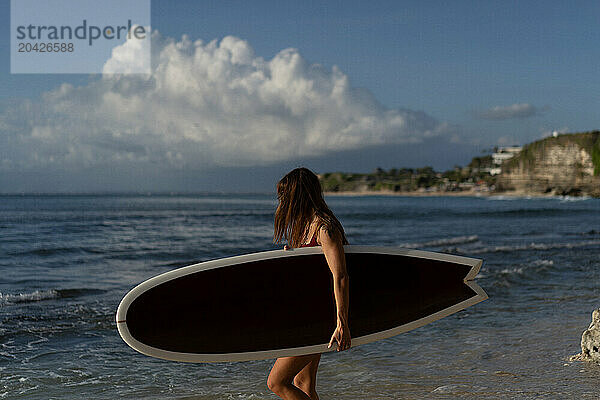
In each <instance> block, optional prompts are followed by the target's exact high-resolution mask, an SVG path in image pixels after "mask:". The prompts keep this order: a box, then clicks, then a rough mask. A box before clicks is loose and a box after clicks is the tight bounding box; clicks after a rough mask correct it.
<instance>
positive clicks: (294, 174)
mask: <svg viewBox="0 0 600 400" xmlns="http://www.w3.org/2000/svg"><path fill="white" fill-rule="evenodd" d="M277 199H278V200H279V205H278V206H277V210H276V211H275V233H274V235H273V241H274V242H275V243H281V241H282V240H283V239H285V240H287V242H288V244H289V245H290V246H291V247H299V246H300V245H301V244H302V241H303V240H304V239H305V238H306V237H307V235H308V233H309V230H310V225H311V222H312V221H313V220H314V219H315V218H316V219H317V226H316V229H317V230H316V232H318V231H319V230H320V229H322V228H325V229H326V230H327V233H328V234H329V235H330V236H331V237H333V238H339V239H341V241H342V244H348V241H347V240H346V235H345V233H344V228H343V227H342V224H340V221H338V219H337V218H336V217H335V215H333V212H331V210H330V209H329V207H327V204H326V203H325V199H323V190H322V189H321V183H320V182H319V178H318V177H317V175H315V174H314V172H312V171H311V170H309V169H308V168H296V169H294V170H292V171H290V172H289V173H288V174H287V175H286V176H284V177H283V178H281V180H280V181H279V182H278V183H277Z"/></svg>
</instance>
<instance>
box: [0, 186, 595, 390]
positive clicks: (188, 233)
mask: <svg viewBox="0 0 600 400" xmlns="http://www.w3.org/2000/svg"><path fill="white" fill-rule="evenodd" d="M573 200H576V199H569V198H563V199H505V198H460V197H448V198H444V197H427V198H414V197H411V198H406V197H329V198H328V202H329V204H330V206H331V208H332V209H333V210H334V212H335V213H336V214H337V215H338V217H339V218H340V220H341V221H342V223H343V225H344V227H345V229H346V232H347V236H348V239H349V240H350V242H351V243H352V244H376V245H401V246H405V247H412V248H422V249H428V250H434V251H443V252H450V253H454V254H462V255H467V256H476V257H480V258H483V259H484V260H485V264H484V266H483V268H482V270H481V273H480V275H479V278H478V280H477V281H478V283H479V285H480V286H482V287H483V288H484V289H485V290H486V292H487V293H488V294H489V296H490V299H489V300H487V301H485V302H483V303H480V304H478V305H476V306H474V307H471V308H469V309H467V310H465V311H463V312H460V313H458V314H455V315H452V316H450V317H447V318H445V319H443V320H440V321H437V322H435V323H433V324H430V325H427V326H425V327H422V328H419V329H417V330H415V331H412V332H409V333H406V334H402V335H399V336H396V337H394V338H390V339H387V340H384V341H380V342H376V343H371V344H368V345H364V346H359V347H356V348H353V349H351V350H350V351H348V352H345V353H343V354H325V355H324V356H323V358H322V361H321V367H320V369H319V376H318V380H319V384H318V389H319V393H320V396H321V398H322V399H333V398H335V399H398V398H407V399H413V398H414V399H420V398H432V399H453V398H471V399H480V398H490V399H498V398H500V399H504V398H506V399H512V398H522V399H528V398H531V399H534V398H535V399H537V398H589V399H597V398H598V393H599V392H600V386H599V385H598V382H600V366H597V365H593V364H584V363H581V362H570V361H568V358H569V356H571V355H573V354H575V353H577V352H579V341H580V338H581V333H582V331H583V330H584V329H585V328H586V327H587V326H588V324H589V322H590V315H591V311H592V310H593V309H594V308H597V307H600V272H598V271H599V267H600V261H599V258H598V251H599V250H600V201H599V200H596V199H583V200H578V201H573ZM274 207H275V200H274V197H273V196H270V195H198V196H192V195H189V196H175V195H173V196H124V195H123V196H109V195H96V196H92V195H90V196H0V272H1V275H0V321H1V324H0V398H5V399H13V398H15V399H16V398H27V399H49V398H55V399H71V398H72V399H79V398H93V399H114V398H125V399H138V398H149V399H164V398H170V399H274V398H275V396H273V395H271V394H269V392H268V389H267V387H266V376H267V374H268V371H269V369H270V367H271V364H272V362H273V361H272V360H266V361H255V362H245V363H218V364H182V363H174V362H168V361H162V360H157V359H152V358H149V357H146V356H143V355H141V354H138V353H136V352H135V351H134V350H132V349H130V348H129V347H128V346H127V345H126V344H125V343H124V342H123V341H122V340H121V339H120V337H119V335H118V333H117V330H116V324H115V322H114V314H115V312H116V308H117V305H118V303H119V301H120V300H121V298H122V297H123V296H124V295H125V293H126V292H127V291H128V290H130V289H131V288H132V287H133V286H135V285H136V284H138V283H139V282H141V281H143V280H145V279H148V278H149V277H152V276H154V275H157V274H159V273H162V272H165V271H167V270H170V269H173V268H176V267H179V266H184V265H188V264H191V263H195V262H199V261H204V260H208V259H212V258H217V257H225V256H231V255H237V254H243V253H249V252H255V251H262V250H269V249H273V248H274V247H273V245H272V243H271V236H272V229H273V228H272V219H273V211H274Z"/></svg>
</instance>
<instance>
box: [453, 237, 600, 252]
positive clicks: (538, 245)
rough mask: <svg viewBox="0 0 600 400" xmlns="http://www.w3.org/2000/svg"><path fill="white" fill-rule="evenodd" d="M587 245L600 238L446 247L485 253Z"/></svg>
mask: <svg viewBox="0 0 600 400" xmlns="http://www.w3.org/2000/svg"><path fill="white" fill-rule="evenodd" d="M587 246H600V240H583V241H581V242H568V243H529V244H523V245H512V246H511V245H508V246H487V247H481V248H473V249H463V248H460V247H452V248H447V249H444V251H445V252H448V253H462V254H484V253H502V252H513V251H527V250H552V249H574V248H579V247H587Z"/></svg>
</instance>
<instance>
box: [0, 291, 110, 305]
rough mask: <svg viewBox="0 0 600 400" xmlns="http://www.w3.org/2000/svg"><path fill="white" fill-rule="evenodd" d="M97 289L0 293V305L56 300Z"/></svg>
mask: <svg viewBox="0 0 600 400" xmlns="http://www.w3.org/2000/svg"><path fill="white" fill-rule="evenodd" d="M100 292H103V290H99V289H50V290H36V291H34V292H30V293H17V294H10V293H0V306H4V305H9V304H18V303H35V302H38V301H44V300H56V299H66V298H73V297H78V296H81V295H85V294H90V293H100Z"/></svg>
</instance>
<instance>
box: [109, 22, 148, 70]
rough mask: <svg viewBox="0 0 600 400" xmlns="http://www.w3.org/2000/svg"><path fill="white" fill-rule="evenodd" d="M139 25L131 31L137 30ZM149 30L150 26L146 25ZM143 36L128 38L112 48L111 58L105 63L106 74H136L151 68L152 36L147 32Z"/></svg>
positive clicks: (146, 29) (134, 26)
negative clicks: (147, 34) (148, 35)
mask: <svg viewBox="0 0 600 400" xmlns="http://www.w3.org/2000/svg"><path fill="white" fill-rule="evenodd" d="M136 29H138V25H133V26H132V27H131V31H132V32H135V31H136ZM144 29H145V31H146V32H149V30H150V27H148V26H146V27H144ZM141 35H144V36H142V37H140V38H139V39H138V38H135V37H132V38H128V39H127V40H126V41H125V43H123V44H121V45H119V46H116V47H115V48H113V49H112V52H111V57H110V59H109V60H108V61H107V62H106V63H105V64H104V67H103V68H102V73H104V74H135V73H146V74H149V73H150V72H151V70H150V38H149V37H146V36H145V35H146V34H141Z"/></svg>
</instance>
